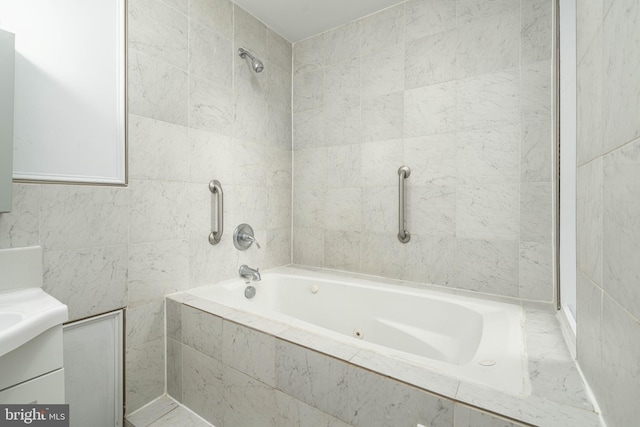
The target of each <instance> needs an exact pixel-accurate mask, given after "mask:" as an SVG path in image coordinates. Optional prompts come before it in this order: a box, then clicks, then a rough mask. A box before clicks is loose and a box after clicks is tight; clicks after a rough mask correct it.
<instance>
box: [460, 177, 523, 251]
mask: <svg viewBox="0 0 640 427" xmlns="http://www.w3.org/2000/svg"><path fill="white" fill-rule="evenodd" d="M519 202H520V186H519V185H518V184H486V185H459V186H458V188H457V194H456V222H455V225H456V235H457V236H458V237H462V238H471V239H508V240H515V239H518V237H519V235H520V203H519Z"/></svg>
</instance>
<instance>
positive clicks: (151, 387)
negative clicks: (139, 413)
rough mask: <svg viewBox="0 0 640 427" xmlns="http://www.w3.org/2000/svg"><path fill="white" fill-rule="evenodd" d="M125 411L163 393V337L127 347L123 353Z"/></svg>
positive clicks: (132, 410) (129, 411)
mask: <svg viewBox="0 0 640 427" xmlns="http://www.w3.org/2000/svg"><path fill="white" fill-rule="evenodd" d="M125 376H126V384H125V399H126V402H127V413H131V412H134V411H135V410H137V409H139V408H141V407H142V406H144V405H146V404H147V403H149V402H150V401H152V400H153V399H155V398H157V397H159V396H160V395H162V393H164V338H159V339H157V340H154V341H151V342H147V343H144V344H142V345H140V346H138V347H129V348H127V350H126V355H125Z"/></svg>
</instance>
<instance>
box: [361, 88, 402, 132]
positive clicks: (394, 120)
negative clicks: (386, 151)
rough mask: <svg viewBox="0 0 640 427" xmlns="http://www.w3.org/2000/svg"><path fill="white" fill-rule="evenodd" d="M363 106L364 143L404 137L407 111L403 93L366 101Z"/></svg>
mask: <svg viewBox="0 0 640 427" xmlns="http://www.w3.org/2000/svg"><path fill="white" fill-rule="evenodd" d="M361 105H362V139H363V141H365V142H366V141H381V140H385V139H394V138H401V137H402V135H403V129H404V117H403V112H404V111H405V110H404V97H403V93H402V92H396V93H391V94H388V95H382V96H379V97H376V98H372V99H365V100H363V101H362V104H361Z"/></svg>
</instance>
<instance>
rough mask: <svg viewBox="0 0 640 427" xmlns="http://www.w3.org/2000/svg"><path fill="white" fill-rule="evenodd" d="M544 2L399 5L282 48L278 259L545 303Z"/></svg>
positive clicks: (548, 48) (548, 289)
mask: <svg viewBox="0 0 640 427" xmlns="http://www.w3.org/2000/svg"><path fill="white" fill-rule="evenodd" d="M552 6H553V2H552V1H551V0H514V1H507V2H486V1H475V0H473V1H469V0H458V1H455V0H409V1H406V2H404V3H400V4H399V5H397V6H394V7H391V8H389V9H386V10H384V11H381V12H379V13H377V14H374V15H371V16H368V17H366V18H363V19H361V20H358V21H355V22H352V23H349V24H347V25H344V26H342V27H339V28H336V29H334V30H331V31H328V32H326V33H323V34H320V35H318V36H315V37H312V38H310V39H307V40H304V41H302V42H299V43H296V44H295V45H294V60H293V62H294V64H293V135H294V136H293V147H294V163H295V173H294V180H293V181H294V182H293V191H294V197H293V227H294V233H293V245H294V251H293V256H294V260H293V261H294V262H295V263H297V264H306V265H311V266H318V267H327V268H336V269H341V270H347V271H354V272H362V273H366V274H374V275H380V276H386V277H391V278H397V279H406V280H413V281H419V282H423V283H435V284H438V285H446V286H450V287H456V288H461V289H468V290H474V291H480V292H486V293H493V294H499V295H505V296H512V297H519V298H522V299H527V300H538V301H551V300H552V299H553V268H552V259H553V254H552V233H553V227H552V223H553V220H552V219H553V209H552V197H553V195H552V193H553V190H552V189H553V184H552V181H553V177H552V158H553V157H552V153H553V139H552V120H551V118H552V115H551V113H552V111H551V100H552V93H551V87H552V85H551V81H552V61H551V57H552V56H551V55H552ZM403 164H406V165H408V166H409V167H410V168H411V176H410V177H409V178H408V179H407V181H406V185H407V190H406V191H407V196H406V197H407V207H406V212H407V214H406V215H407V220H406V228H407V229H408V230H409V232H410V233H411V241H410V242H409V243H408V244H406V245H403V244H401V243H400V242H399V241H398V239H397V238H396V233H397V229H398V225H397V221H398V219H397V197H398V196H397V191H398V190H397V180H398V175H397V170H398V168H399V167H400V166H401V165H403Z"/></svg>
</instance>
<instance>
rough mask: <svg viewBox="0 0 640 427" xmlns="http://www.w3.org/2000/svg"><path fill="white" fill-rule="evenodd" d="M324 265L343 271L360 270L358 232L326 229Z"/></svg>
mask: <svg viewBox="0 0 640 427" xmlns="http://www.w3.org/2000/svg"><path fill="white" fill-rule="evenodd" d="M324 266H325V267H326V268H332V269H336V270H343V271H344V270H346V271H360V232H358V231H348V230H347V231H331V230H326V231H325V232H324Z"/></svg>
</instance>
